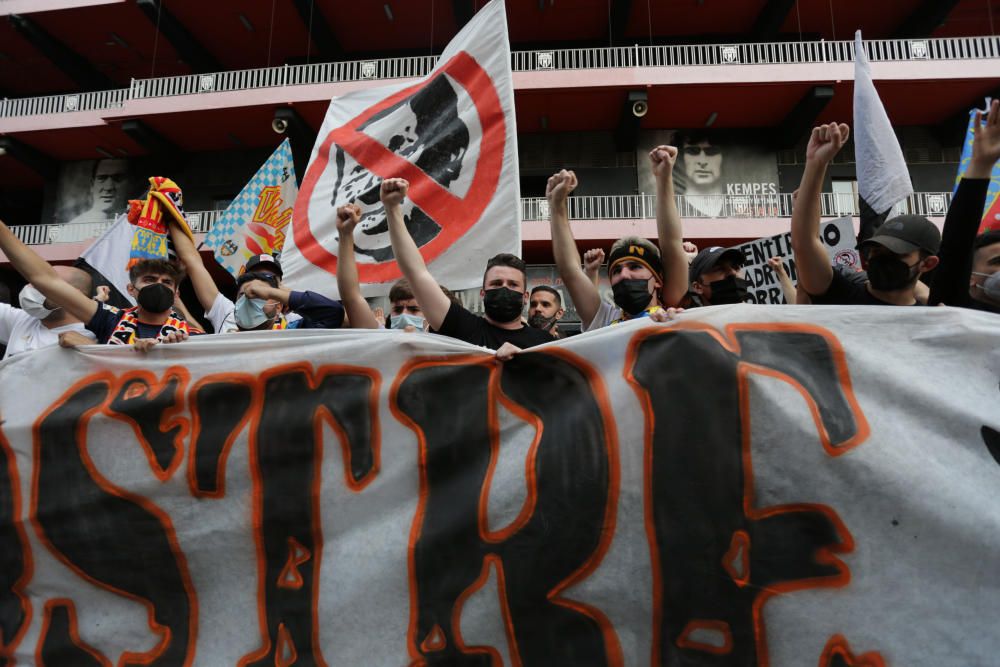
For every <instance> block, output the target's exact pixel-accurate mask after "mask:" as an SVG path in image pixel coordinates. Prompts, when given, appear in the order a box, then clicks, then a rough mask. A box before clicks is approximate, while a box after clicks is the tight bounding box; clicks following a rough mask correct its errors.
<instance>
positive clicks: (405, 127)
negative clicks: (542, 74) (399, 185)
mask: <svg viewBox="0 0 1000 667" xmlns="http://www.w3.org/2000/svg"><path fill="white" fill-rule="evenodd" d="M506 26H507V21H506V14H505V10H504V6H503V3H502V2H497V1H494V2H491V3H490V4H488V5H487V6H486V7H484V8H483V9H482V10H480V11H479V13H478V14H477V15H476V16H475V18H474V19H473V20H472V21H470V22H469V23H468V24H466V26H465V28H463V29H462V31H461V32H460V33H459V34H458V35H457V36H456V37H455V38H454V39H453V40H452V42H451V43H450V44H449V45H448V47H447V48H446V49H445V51H444V53H442V55H441V57H440V58H439V60H438V63H437V65H436V67H435V68H434V70H433V71H432V72H431V73H430V74H428V75H427V76H426V77H424V78H423V79H421V80H419V81H418V82H416V83H406V84H402V85H393V86H386V87H381V88H372V89H366V90H360V91H357V92H353V93H349V94H347V95H343V96H341V97H338V98H335V99H334V100H332V101H331V103H330V108H329V110H328V111H327V115H326V118H325V120H324V122H323V127H322V128H321V129H320V132H319V135H318V138H317V142H316V146H315V147H314V148H313V154H312V157H311V159H310V162H309V167H308V169H307V170H306V175H305V178H304V179H303V181H302V186H301V188H300V196H299V197H298V200H297V201H296V206H295V212H294V215H293V218H292V233H291V234H289V235H288V237H287V238H286V241H285V248H284V261H283V266H284V268H285V280H286V282H287V283H288V284H290V285H303V286H306V285H308V286H309V289H313V290H318V291H321V292H323V293H326V294H334V295H336V294H337V293H338V291H337V284H336V267H337V254H336V253H337V246H338V240H339V239H338V232H337V226H336V220H335V217H336V210H337V208H338V207H340V206H343V205H345V204H356V205H358V206H359V207H360V208H361V221H360V223H359V224H358V225H357V227H356V228H355V230H354V248H355V253H356V256H357V264H358V274H359V278H360V282H361V289H362V292H363V294H364V295H365V296H382V295H384V294H386V293H388V290H389V287H390V285H391V284H392V283H393V282H394V281H395V280H397V279H399V278H400V277H401V275H402V273H401V272H400V270H399V267H398V266H397V264H396V261H395V257H394V255H393V251H392V247H391V245H390V243H389V231H388V224H387V221H386V216H385V210H384V208H383V207H382V203H381V201H380V200H379V187H380V185H381V183H382V180H383V179H386V178H395V177H399V178H405V179H406V180H408V181H409V182H410V190H409V196H408V198H407V200H406V201H405V202H404V203H403V218H404V221H405V223H406V226H407V228H408V230H409V232H410V235H411V236H412V237H413V239H414V241H416V243H417V246H418V247H419V248H420V252H421V254H422V255H423V257H424V260H425V261H426V262H427V264H428V266H429V267H430V270H431V271H432V272H433V274H434V275H435V277H436V278H437V279H438V280H439V282H441V283H442V284H444V285H447V286H448V287H450V288H453V289H463V288H467V287H473V286H478V284H479V282H480V280H481V278H482V275H481V274H482V266H483V264H484V263H485V262H486V260H487V259H488V258H489V257H491V256H493V255H495V254H496V253H498V252H519V250H520V220H519V214H518V211H519V207H518V202H519V197H520V193H519V180H518V174H517V139H516V137H517V134H516V128H515V123H514V100H513V87H512V83H511V74H510V58H509V53H510V45H509V43H508V40H507V27H506Z"/></svg>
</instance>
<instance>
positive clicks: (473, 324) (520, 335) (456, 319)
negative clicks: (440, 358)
mask: <svg viewBox="0 0 1000 667" xmlns="http://www.w3.org/2000/svg"><path fill="white" fill-rule="evenodd" d="M437 333H439V334H442V335H445V336H451V337H452V338H457V339H459V340H464V341H465V342H466V343H472V344H473V345H481V346H483V347H488V348H490V349H491V350H498V349H500V346H501V345H503V344H504V343H510V344H511V345H517V346H518V347H520V348H526V347H533V346H535V345H541V344H542V343H551V342H552V341H553V340H555V339H554V338H552V336H551V335H550V334H549V333H547V332H545V331H542V330H541V329H535V328H534V327H528V326H523V327H521V328H520V329H501V328H500V327H497V326H493V325H492V324H490V323H489V322H487V321H486V320H485V319H484V318H482V317H479V316H478V315H473V314H472V313H470V312H469V311H467V310H466V309H465V308H463V307H462V306H460V305H458V304H457V303H454V302H453V303H452V304H451V308H449V309H448V314H447V315H445V317H444V322H442V323H441V328H440V329H438V331H437Z"/></svg>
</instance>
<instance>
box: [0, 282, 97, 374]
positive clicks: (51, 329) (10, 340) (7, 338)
mask: <svg viewBox="0 0 1000 667" xmlns="http://www.w3.org/2000/svg"><path fill="white" fill-rule="evenodd" d="M53 268H54V269H55V271H56V273H58V274H59V277H60V278H62V279H63V280H64V281H66V282H67V283H69V284H70V285H72V286H73V287H75V288H76V289H78V290H80V291H81V292H82V293H83V294H84V295H86V296H88V297H89V296H90V290H91V280H90V276H89V275H88V274H87V272H86V271H82V270H80V269H75V268H73V267H69V266H56V267H53ZM19 301H20V304H21V308H20V309H17V308H14V307H13V306H10V305H8V304H6V303H0V342H2V343H5V344H6V345H7V353H6V354H5V355H4V359H7V358H9V357H12V356H14V355H15V354H20V353H22V352H30V351H31V350H37V349H40V348H43V347H49V346H52V345H57V344H58V343H59V335H60V334H63V333H69V332H74V333H78V334H81V335H83V336H86V337H87V338H88V339H90V341H91V342H94V343H96V342H97V338H96V336H94V334H93V333H91V332H90V331H87V329H86V327H84V325H83V322H81V321H80V320H78V319H77V318H75V317H73V316H72V315H70V314H69V313H67V312H66V311H65V310H64V309H62V308H55V307H53V305H54V304H52V303H46V301H45V296H44V295H43V294H42V293H41V292H39V291H38V290H37V289H35V287H34V286H33V285H31V284H30V283H29V284H27V285H25V286H24V289H22V290H21V294H20V296H19Z"/></svg>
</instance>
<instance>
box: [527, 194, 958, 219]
mask: <svg viewBox="0 0 1000 667" xmlns="http://www.w3.org/2000/svg"><path fill="white" fill-rule="evenodd" d="M676 203H677V210H678V212H679V213H680V215H681V217H682V218H790V217H791V216H792V195H791V194H790V193H779V194H769V195H677V196H676ZM950 205H951V193H950V192H916V193H914V194H912V195H910V196H909V197H907V198H906V199H904V200H903V201H901V202H900V203H899V204H897V205H896V206H895V207H894V208H893V210H892V212H891V213H890V216H893V215H902V214H904V213H908V214H915V215H924V216H928V217H939V216H943V215H945V214H946V213H947V212H948V207H949V206H950ZM568 207H569V217H570V219H572V220H644V219H652V218H654V217H656V197H655V196H653V195H590V196H582V197H570V198H569V201H568ZM820 207H821V208H820V211H821V215H822V216H823V217H828V218H839V217H843V216H852V217H857V216H858V215H860V211H859V210H858V202H857V198H856V197H852V196H850V195H842V194H836V193H830V192H825V193H823V194H822V195H821V199H820ZM521 219H522V220H527V221H538V220H548V219H549V203H548V201H546V200H545V199H544V198H542V197H531V198H526V199H522V200H521Z"/></svg>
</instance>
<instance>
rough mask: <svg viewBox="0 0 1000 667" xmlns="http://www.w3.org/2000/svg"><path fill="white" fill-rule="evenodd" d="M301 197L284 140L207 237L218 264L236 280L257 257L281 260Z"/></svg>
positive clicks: (290, 155)
mask: <svg viewBox="0 0 1000 667" xmlns="http://www.w3.org/2000/svg"><path fill="white" fill-rule="evenodd" d="M298 193H299V188H298V186H297V185H296V184H295V164H294V162H293V161H292V148H291V144H290V143H289V141H288V139H285V140H284V141H282V142H281V145H280V146H278V148H277V149H276V150H275V151H274V153H272V154H271V157H269V158H268V159H267V161H266V162H265V163H264V164H263V166H261V168H260V169H258V170H257V173H256V174H254V177H253V178H252V179H250V182H249V183H247V184H246V185H245V186H244V187H243V190H241V191H240V194H239V195H237V197H236V199H234V200H233V201H232V203H231V204H230V205H229V206H228V207H227V208H226V211H225V213H223V214H222V217H221V218H219V219H218V220H217V221H216V223H215V224H214V225H212V229H211V230H209V232H208V233H207V234H206V235H205V245H206V246H207V247H209V248H211V250H212V252H213V253H214V254H215V261H216V262H218V263H219V265H221V266H222V267H223V268H224V269H226V271H228V272H229V273H230V274H232V276H233V277H234V278H235V277H238V276H239V274H240V271H241V270H242V269H243V265H244V264H245V263H246V261H247V260H248V259H250V258H251V257H253V256H254V255H271V256H273V257H275V258H278V257H280V256H281V250H282V247H283V246H284V243H285V234H286V233H287V232H288V230H289V227H288V225H289V223H291V221H292V209H293V207H294V206H295V200H296V198H297V197H298Z"/></svg>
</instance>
